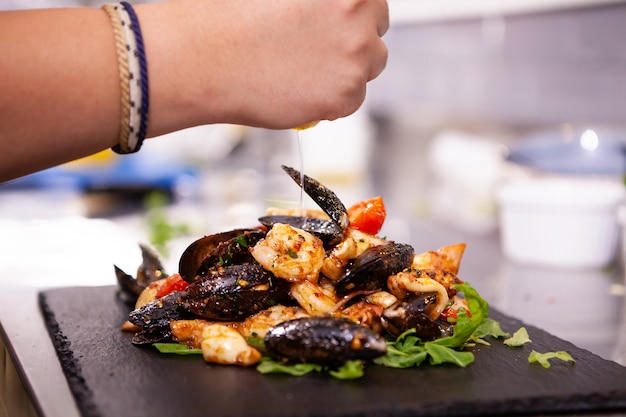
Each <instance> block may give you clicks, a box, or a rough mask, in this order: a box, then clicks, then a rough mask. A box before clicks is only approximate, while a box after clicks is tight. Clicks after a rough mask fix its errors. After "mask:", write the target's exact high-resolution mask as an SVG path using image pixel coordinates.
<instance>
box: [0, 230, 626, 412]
mask: <svg viewBox="0 0 626 417" xmlns="http://www.w3.org/2000/svg"><path fill="white" fill-rule="evenodd" d="M61 222H66V223H70V224H75V223H79V224H80V225H81V226H80V227H79V229H80V230H82V231H83V232H87V234H90V235H92V236H95V235H98V234H99V235H100V237H101V238H103V239H105V238H109V239H114V236H113V235H114V232H115V231H116V230H117V226H115V225H113V224H109V223H106V222H104V223H103V222H101V221H92V220H78V219H67V220H62V221H61ZM94 222H95V224H94ZM55 223H58V221H57V222H55ZM56 227H60V225H54V226H51V228H53V229H54V230H56ZM43 228H44V229H45V227H43ZM38 229H39V230H41V229H42V225H39V227H38ZM409 229H410V235H411V236H413V237H414V239H416V237H418V236H419V239H418V240H419V242H421V243H418V244H416V246H418V247H419V246H426V245H428V242H430V244H431V247H430V248H431V249H435V248H436V247H438V245H443V244H446V243H451V241H454V242H456V241H460V240H465V241H467V242H468V248H467V251H466V254H465V256H464V260H463V263H462V267H461V271H460V274H459V275H460V276H461V277H463V278H464V279H466V280H467V281H469V282H471V283H472V284H473V285H474V286H475V287H476V288H477V289H478V290H479V291H480V292H481V293H482V294H483V296H484V297H485V298H486V299H487V300H488V301H489V302H490V303H492V304H493V305H494V306H497V307H498V309H500V310H501V311H503V312H505V313H507V314H510V315H511V316H513V317H516V318H520V319H522V320H523V321H525V322H528V323H532V324H534V325H537V326H538V327H542V328H544V329H549V330H550V331H551V332H552V333H555V334H557V335H559V334H560V335H561V336H562V337H563V338H566V339H567V340H570V341H574V343H575V344H577V345H578V346H581V347H586V348H588V349H590V350H591V351H593V352H595V353H597V354H599V355H600V356H602V357H604V358H607V359H611V360H615V361H621V363H622V364H623V363H624V362H623V361H624V352H625V351H626V349H625V345H624V340H623V338H624V334H626V332H625V331H624V314H623V313H624V297H623V293H620V288H621V291H623V286H621V287H620V285H623V279H622V278H621V274H620V273H617V271H614V272H615V273H613V272H609V271H598V272H593V273H589V274H585V273H575V272H574V273H568V274H563V273H555V272H554V271H553V272H549V271H536V270H532V269H527V268H521V267H518V266H515V265H512V264H510V263H508V262H507V261H506V260H503V259H502V258H501V257H500V254H499V253H498V247H499V246H498V244H497V237H496V236H488V237H481V238H479V239H476V238H475V237H474V238H473V239H461V236H459V235H457V234H456V232H451V231H449V230H446V229H445V228H443V227H441V226H440V225H436V224H432V223H423V224H420V223H418V222H416V223H414V224H411V225H410V228H409ZM74 230H76V229H74ZM90 230H91V231H92V232H95V233H89V231H90ZM103 230H108V231H109V235H108V236H105V233H103ZM122 235H123V234H122ZM67 240H69V241H70V242H71V243H68V244H67V245H68V246H67V247H65V248H63V247H58V250H61V249H62V250H63V253H65V254H71V253H75V254H77V255H79V256H80V255H81V251H84V250H83V249H81V248H80V246H84V245H85V244H87V245H89V244H92V243H93V242H86V241H85V240H84V239H83V240H82V241H79V240H74V239H72V238H71V236H69V235H68V239H67ZM105 240H106V239H105ZM118 240H119V241H123V240H124V239H118ZM57 244H58V243H57ZM18 246H19V245H18ZM116 247H117V249H116V250H115V251H113V252H110V253H109V254H106V253H105V252H106V251H101V252H100V254H101V255H102V256H100V257H98V256H96V255H94V256H91V259H89V258H90V257H89V256H86V258H87V259H85V260H86V261H90V262H94V263H95V265H94V267H92V268H90V269H87V270H85V271H82V270H81V268H80V267H78V265H77V266H74V267H69V268H67V271H66V272H63V271H62V268H60V265H61V264H62V263H64V262H65V261H66V260H67V256H65V257H64V258H63V260H59V262H58V263H57V265H55V264H54V263H52V262H51V263H50V264H49V267H48V268H46V266H45V263H44V264H39V265H40V266H39V267H37V268H33V266H32V265H30V266H23V267H22V268H21V269H22V270H23V271H24V272H20V268H19V267H14V268H13V269H12V270H10V273H9V274H8V275H5V276H4V278H3V279H2V280H1V281H0V282H1V283H0V285H1V287H2V288H1V290H0V323H1V324H2V340H3V343H4V346H5V348H4V349H5V352H4V356H5V359H4V361H3V366H4V368H5V369H4V374H5V383H4V386H3V387H2V398H3V401H4V403H5V405H4V407H5V408H6V410H7V411H6V415H7V416H12V415H24V410H28V409H29V407H31V408H30V410H31V412H32V413H33V414H32V415H40V416H46V417H49V416H64V417H73V416H79V413H78V410H77V408H76V405H75V403H74V401H73V397H72V395H71V392H70V390H69V387H68V384H67V381H66V380H65V377H64V375H63V373H62V370H61V367H60V364H59V361H58V359H57V357H56V353H55V350H54V348H53V345H52V343H51V341H50V338H49V335H48V332H47V330H46V328H45V326H44V322H43V320H42V315H41V312H40V310H39V306H38V302H37V296H38V293H39V291H40V290H42V289H46V288H52V287H65V286H75V285H79V286H80V285H89V286H91V285H109V284H114V278H113V270H112V267H111V263H113V262H115V259H114V258H115V257H116V256H118V259H119V261H120V263H121V264H124V263H125V262H126V263H128V262H132V261H131V259H132V258H133V256H132V254H133V253H134V252H136V251H135V248H134V243H133V242H130V241H126V242H123V244H121V243H120V242H118V243H117V244H116ZM94 248H95V249H96V251H95V252H96V253H97V252H98V250H97V249H98V247H97V246H95V247H94ZM115 252H116V253H115ZM103 258H104V259H103ZM106 258H109V259H106ZM109 261H110V262H111V263H109ZM77 264H81V262H77ZM107 264H108V265H107ZM35 269H40V270H39V271H38V272H37V271H35ZM85 272H87V273H85ZM616 273H617V275H616ZM7 276H8V277H11V279H7ZM589 312H593V314H589ZM620 338H621V340H620ZM13 367H14V368H15V371H13V370H12V368H13ZM11 375H13V377H9V376H11ZM15 375H17V376H18V377H19V379H16V378H15ZM20 380H21V382H22V383H23V386H24V391H25V392H26V394H27V398H24V397H23V395H22V396H20V395H17V394H15V393H16V392H19V389H17V388H16V387H18V388H19V382H20ZM7 381H8V382H7ZM9 385H12V386H9ZM28 399H29V400H31V401H32V402H29V401H26V400H28ZM16 410H17V411H16Z"/></svg>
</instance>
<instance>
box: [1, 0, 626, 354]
mask: <svg viewBox="0 0 626 417" xmlns="http://www.w3.org/2000/svg"><path fill="white" fill-rule="evenodd" d="M51 3H52V4H51ZM100 3H101V2H97V1H93V2H87V1H85V2H83V3H80V2H70V1H65V2H62V1H61V0H58V1H53V2H50V1H43V0H41V1H39V0H37V1H36V0H32V1H28V2H27V1H25V0H15V1H11V0H0V9H11V8H27V7H46V6H62V5H79V4H83V5H91V6H98V5H99V4H100ZM389 4H390V11H391V18H392V26H391V28H390V30H389V32H388V33H387V34H386V35H385V38H384V39H385V40H386V42H387V45H388V48H389V61H388V65H387V68H386V70H385V71H384V72H383V74H382V75H381V76H380V77H379V78H378V79H376V80H374V81H373V82H372V83H371V84H370V86H369V90H368V96H367V99H366V102H365V104H364V106H363V108H362V109H361V110H359V111H358V112H357V113H356V114H355V115H353V116H351V117H348V118H346V119H343V120H339V121H335V122H332V123H330V122H323V123H320V124H319V125H318V126H316V127H314V128H312V129H309V130H306V131H303V132H302V133H301V137H298V134H297V133H296V132H295V131H270V130H264V129H251V128H244V127H240V126H230V125H217V126H203V127H198V128H194V129H188V130H185V131H182V132H178V133H174V134H171V135H167V137H164V138H159V139H157V140H149V141H147V142H146V143H145V144H144V147H143V148H142V151H141V152H140V153H138V154H135V155H130V156H122V157H120V156H118V155H115V154H113V153H111V152H109V151H106V152H103V153H102V154H98V155H95V156H93V157H90V158H86V159H84V160H80V161H76V162H73V163H70V164H68V165H66V166H62V167H57V168H54V169H51V170H48V171H44V172H41V173H38V174H34V175H31V176H28V177H24V178H21V179H18V180H15V181H11V182H8V183H5V184H0V236H1V238H0V253H1V254H2V255H0V267H1V268H2V270H3V271H5V273H4V274H3V275H4V278H3V279H11V280H14V281H24V283H25V285H38V286H42V287H46V286H55V285H56V286H60V285H103V284H114V283H115V281H114V275H113V269H112V264H113V263H116V264H117V265H119V266H121V267H123V269H126V270H127V271H133V270H134V269H136V267H137V266H138V263H139V261H140V255H139V248H138V245H137V243H138V242H150V243H151V244H153V245H155V246H159V250H162V253H163V256H164V259H165V261H166V264H167V265H168V269H169V270H170V271H174V270H175V268H177V259H178V258H177V257H178V256H179V255H180V253H181V252H182V250H183V249H184V248H185V247H186V245H188V244H189V243H190V242H191V241H193V240H195V239H196V238H198V237H200V236H202V235H204V234H209V233H213V232H218V231H224V230H227V229H230V228H234V227H237V226H248V225H250V224H256V218H257V217H259V216H260V215H262V214H263V213H264V211H265V209H266V208H267V207H268V206H288V205H290V206H298V205H299V204H300V198H301V194H300V192H299V189H298V188H297V187H296V186H295V184H294V183H293V182H292V181H291V179H289V178H288V177H287V176H286V175H285V174H284V173H283V172H282V171H281V170H280V165H281V164H287V165H291V166H293V167H295V168H296V169H303V170H304V172H305V173H307V174H309V175H311V176H312V177H314V178H317V179H318V180H320V181H322V182H323V183H325V184H326V185H327V186H329V187H330V188H332V189H334V190H335V191H336V192H337V194H338V195H339V196H340V197H341V198H342V199H343V201H344V202H345V203H346V205H351V204H352V203H354V202H356V201H358V200H361V199H365V198H370V197H373V196H376V195H382V196H383V198H384V200H385V203H386V207H387V213H388V217H387V221H386V224H385V227H384V230H383V232H382V233H381V234H382V235H385V236H387V237H389V238H390V239H395V240H398V241H404V242H408V243H411V244H412V245H414V247H415V249H416V251H418V252H422V251H427V250H434V249H437V248H439V247H441V246H444V245H448V244H453V243H458V242H466V243H467V249H466V252H465V255H464V258H463V262H462V266H461V270H460V273H459V275H460V277H461V278H462V279H464V280H466V281H468V282H470V283H472V284H473V285H474V286H475V287H476V288H477V289H478V290H479V291H480V292H481V294H482V295H483V296H484V297H485V298H486V299H487V300H488V301H489V302H490V304H491V305H492V307H493V308H497V309H499V310H501V311H503V312H505V313H507V314H509V315H512V316H514V317H516V318H519V319H521V320H522V321H524V322H526V323H529V324H533V325H535V326H538V327H541V328H544V329H545V330H548V331H549V332H551V333H553V334H555V335H557V336H560V337H562V338H565V339H567V340H570V341H572V342H574V343H575V344H577V345H579V346H581V347H584V348H587V349H590V350H592V351H593V352H595V353H597V354H598V355H601V356H602V357H605V358H607V359H611V360H615V361H617V362H619V363H622V364H626V324H625V323H624V321H625V320H624V317H625V315H626V307H625V303H624V295H625V290H624V288H625V287H624V273H623V270H624V268H623V258H624V250H623V245H622V240H623V236H622V219H621V217H623V214H622V211H623V209H622V208H621V207H622V204H623V190H624V182H623V178H624V170H625V168H626V160H625V158H626V153H625V152H624V146H625V143H626V42H624V39H626V25H625V24H624V22H626V2H624V1H600V0H596V1H593V0H589V1H584V0H579V1H575V0H544V1H530V0H528V1H517V0H508V1H498V0H491V1H489V0H484V1H478V0H475V1H468V0H465V1H458V0H390V2H389ZM301 157H302V160H301ZM553 181H558V182H559V185H557V188H556V190H558V191H554V190H552V191H547V192H545V191H544V194H543V195H540V196H539V197H537V196H536V195H535V192H536V190H534V189H533V188H532V187H534V186H535V185H537V186H538V187H542V185H541V184H544V183H546V182H553ZM563 181H566V183H567V184H565V183H564V182H563ZM579 181H583V182H584V184H579ZM518 182H524V183H525V184H526V185H528V184H530V187H531V190H530V191H525V192H528V193H529V194H522V196H521V197H516V198H517V201H518V202H519V200H520V199H521V201H522V208H521V209H518V210H517V212H516V213H517V214H515V213H513V214H511V215H510V216H509V215H507V216H504V214H503V213H504V209H505V206H506V204H509V200H504V197H500V192H501V190H502V188H503V187H505V186H509V185H511V184H513V183H518ZM589 182H591V183H592V184H591V188H590V189H588V188H585V187H588V186H589ZM560 184H565V185H560ZM564 187H565V188H568V187H569V188H573V190H574V191H573V193H571V194H573V195H571V194H568V196H562V195H561V194H560V193H561V191H562V190H563V188H564ZM599 189H601V190H605V189H606V192H601V193H597V194H598V195H596V190H599ZM513 193H515V191H513ZM514 199H515V198H514ZM304 204H305V205H308V204H309V202H308V201H306V200H305V203H304ZM512 204H513V203H512ZM578 209H581V214H580V215H578V217H577V216H574V215H573V213H575V212H576V211H577V210H578ZM535 210H538V211H539V213H540V214H538V215H537V216H535V217H533V216H530V217H524V215H525V214H527V213H530V212H533V213H534V212H535ZM544 211H545V212H544ZM545 213H548V214H547V216H548V217H545V216H544V215H545ZM550 215H553V216H554V217H553V218H550V217H549V216H550ZM515 216H520V217H515ZM570 217H571V218H572V219H573V221H572V222H571V223H569V224H568V223H565V224H564V225H562V227H561V228H560V229H559V230H556V231H554V230H551V228H550V227H551V225H553V224H555V223H558V222H559V221H560V220H563V219H569V218H570ZM506 222H511V224H513V225H517V226H518V227H517V228H515V227H514V228H512V229H511V230H509V229H507V228H508V227H510V226H509V223H506ZM520 225H521V226H520ZM537 225H540V226H541V227H539V228H537ZM520 228H521V229H522V231H526V232H527V233H526V234H525V235H523V236H519V232H515V231H514V230H513V229H515V230H519V229H520ZM509 232H510V233H511V234H509ZM515 233H518V235H515ZM522 234H523V233H522ZM546 242H547V243H546ZM572 242H573V243H572ZM542 244H543V245H544V246H543V247H544V248H543V249H541V251H539V253H536V252H535V253H533V250H536V249H537V247H542V246H541V245H542ZM34 256H35V259H36V261H35V262H33V257H34ZM581 260H584V262H579V261H581ZM6 271H8V273H7V272H6ZM16 275H18V276H16ZM52 281H53V282H52ZM508 330H511V331H514V330H516V329H508ZM531 337H532V335H531Z"/></svg>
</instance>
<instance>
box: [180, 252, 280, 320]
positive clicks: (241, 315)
mask: <svg viewBox="0 0 626 417" xmlns="http://www.w3.org/2000/svg"><path fill="white" fill-rule="evenodd" d="M290 302H291V298H290V296H289V283H288V282H287V281H285V280H283V279H279V278H276V277H275V276H274V274H272V273H271V272H269V271H266V270H265V269H263V267H262V266H260V265H259V264H242V265H231V266H225V267H219V268H215V269H212V270H210V271H208V272H207V274H205V275H202V276H200V277H199V279H198V280H196V281H195V282H194V283H193V284H191V285H189V286H188V287H187V288H186V289H185V290H184V291H182V295H181V300H180V304H181V306H182V308H183V309H184V310H185V311H187V312H189V313H192V314H195V315H197V316H200V317H202V318H205V319H209V320H221V321H237V320H243V319H245V318H246V317H248V316H251V315H253V314H255V313H258V312H259V311H261V310H265V309H266V308H269V307H271V306H274V305H277V304H289V303H290Z"/></svg>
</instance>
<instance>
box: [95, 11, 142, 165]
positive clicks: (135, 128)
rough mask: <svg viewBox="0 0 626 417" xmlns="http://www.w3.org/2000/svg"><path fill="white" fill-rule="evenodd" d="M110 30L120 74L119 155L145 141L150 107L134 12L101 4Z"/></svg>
mask: <svg viewBox="0 0 626 417" xmlns="http://www.w3.org/2000/svg"><path fill="white" fill-rule="evenodd" d="M102 9H103V10H104V11H106V12H107V14H108V15H109V18H110V20H111V24H112V26H113V33H114V35H115V45H116V50H117V58H118V64H119V73H120V87H121V93H122V94H121V113H122V114H121V118H120V137H119V143H118V144H117V145H116V146H114V147H113V148H111V149H112V150H113V151H114V152H116V153H119V154H127V153H134V152H137V151H138V150H139V149H140V148H141V145H142V144H143V140H144V139H145V138H146V131H147V126H148V111H149V105H150V97H149V88H148V64H147V61H146V53H145V49H144V43H143V37H142V34H141V27H140V26H139V20H138V19H137V15H136V14H135V10H134V9H133V7H132V6H131V5H130V4H129V3H128V2H125V1H123V2H121V3H115V4H105V5H103V6H102Z"/></svg>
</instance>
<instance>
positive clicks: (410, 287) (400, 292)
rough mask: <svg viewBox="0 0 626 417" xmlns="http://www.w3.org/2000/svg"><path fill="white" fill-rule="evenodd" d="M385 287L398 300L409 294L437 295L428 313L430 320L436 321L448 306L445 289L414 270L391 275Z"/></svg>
mask: <svg viewBox="0 0 626 417" xmlns="http://www.w3.org/2000/svg"><path fill="white" fill-rule="evenodd" d="M387 286H388V287H389V291H390V292H391V293H392V294H393V295H395V296H396V297H398V298H399V299H400V300H402V299H404V298H406V297H407V295H408V294H409V293H414V294H430V293H435V294H437V300H436V302H435V304H434V305H433V307H432V309H430V312H429V317H430V318H431V319H432V320H435V319H437V318H438V317H439V316H440V315H441V313H442V312H443V310H445V308H446V306H447V305H448V301H449V297H448V291H447V290H446V288H445V287H444V286H443V285H442V284H440V283H439V282H437V281H435V280H434V279H432V278H430V277H428V276H420V274H418V272H417V271H415V270H410V271H403V272H400V273H398V274H395V275H391V276H390V277H389V278H388V279H387Z"/></svg>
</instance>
